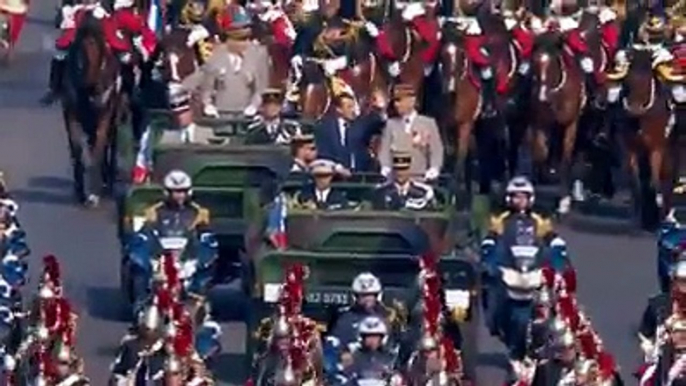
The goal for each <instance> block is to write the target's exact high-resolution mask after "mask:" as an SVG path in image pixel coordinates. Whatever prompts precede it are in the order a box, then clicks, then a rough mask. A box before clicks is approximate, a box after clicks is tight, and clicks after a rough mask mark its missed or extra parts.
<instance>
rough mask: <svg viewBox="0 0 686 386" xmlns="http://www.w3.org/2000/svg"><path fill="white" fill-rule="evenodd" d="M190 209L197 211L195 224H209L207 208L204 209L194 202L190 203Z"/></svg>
mask: <svg viewBox="0 0 686 386" xmlns="http://www.w3.org/2000/svg"><path fill="white" fill-rule="evenodd" d="M191 207H192V208H193V209H195V210H197V211H198V215H197V217H196V221H195V222H196V224H209V223H210V211H209V210H208V209H207V208H204V207H202V206H200V205H198V204H197V203H195V202H191Z"/></svg>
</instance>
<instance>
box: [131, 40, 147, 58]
mask: <svg viewBox="0 0 686 386" xmlns="http://www.w3.org/2000/svg"><path fill="white" fill-rule="evenodd" d="M133 45H134V46H136V48H138V52H140V54H141V56H142V57H143V61H144V62H147V61H148V59H150V53H149V52H148V49H147V48H145V46H144V45H143V37H142V36H136V37H135V38H134V39H133Z"/></svg>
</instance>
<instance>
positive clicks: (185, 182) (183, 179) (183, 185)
mask: <svg viewBox="0 0 686 386" xmlns="http://www.w3.org/2000/svg"><path fill="white" fill-rule="evenodd" d="M192 187H193V182H192V181H191V176H189V175H188V174H186V172H184V171H183V170H172V171H170V172H169V173H167V175H166V176H165V177H164V188H165V189H168V190H190V189H191V188H192Z"/></svg>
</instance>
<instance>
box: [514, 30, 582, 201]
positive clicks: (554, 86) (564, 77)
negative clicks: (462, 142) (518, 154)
mask: <svg viewBox="0 0 686 386" xmlns="http://www.w3.org/2000/svg"><path fill="white" fill-rule="evenodd" d="M575 61H576V58H575V56H574V54H573V53H572V51H571V49H570V48H569V47H567V45H566V44H565V43H564V38H563V36H562V35H561V34H559V33H558V32H554V31H551V32H545V33H543V34H541V35H539V36H538V38H537V39H536V43H535V48H534V53H533V58H532V74H533V80H532V82H533V84H532V90H531V91H532V93H531V96H530V98H531V100H530V103H531V105H530V106H531V112H532V117H531V118H532V120H531V125H530V128H529V132H528V135H527V137H528V138H527V139H528V141H529V144H530V145H531V151H532V156H533V157H532V158H533V166H534V176H535V177H536V178H537V179H538V180H539V181H541V180H546V179H547V178H548V177H550V174H552V173H555V172H559V194H560V197H561V199H560V202H559V204H558V212H559V213H562V214H566V213H568V212H569V210H570V208H571V202H572V197H571V193H570V192H571V185H572V166H573V162H574V155H575V149H576V141H577V128H578V124H579V118H580V116H581V113H582V111H583V109H584V107H585V105H586V93H585V87H584V75H583V73H582V72H581V68H580V67H579V66H578V65H577V63H575Z"/></svg>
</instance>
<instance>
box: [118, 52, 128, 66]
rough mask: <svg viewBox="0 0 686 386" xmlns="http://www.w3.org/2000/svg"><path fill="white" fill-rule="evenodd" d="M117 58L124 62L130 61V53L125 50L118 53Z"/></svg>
mask: <svg viewBox="0 0 686 386" xmlns="http://www.w3.org/2000/svg"><path fill="white" fill-rule="evenodd" d="M119 60H120V61H121V62H122V63H124V64H129V63H131V53H130V52H125V53H123V54H121V55H119Z"/></svg>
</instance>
